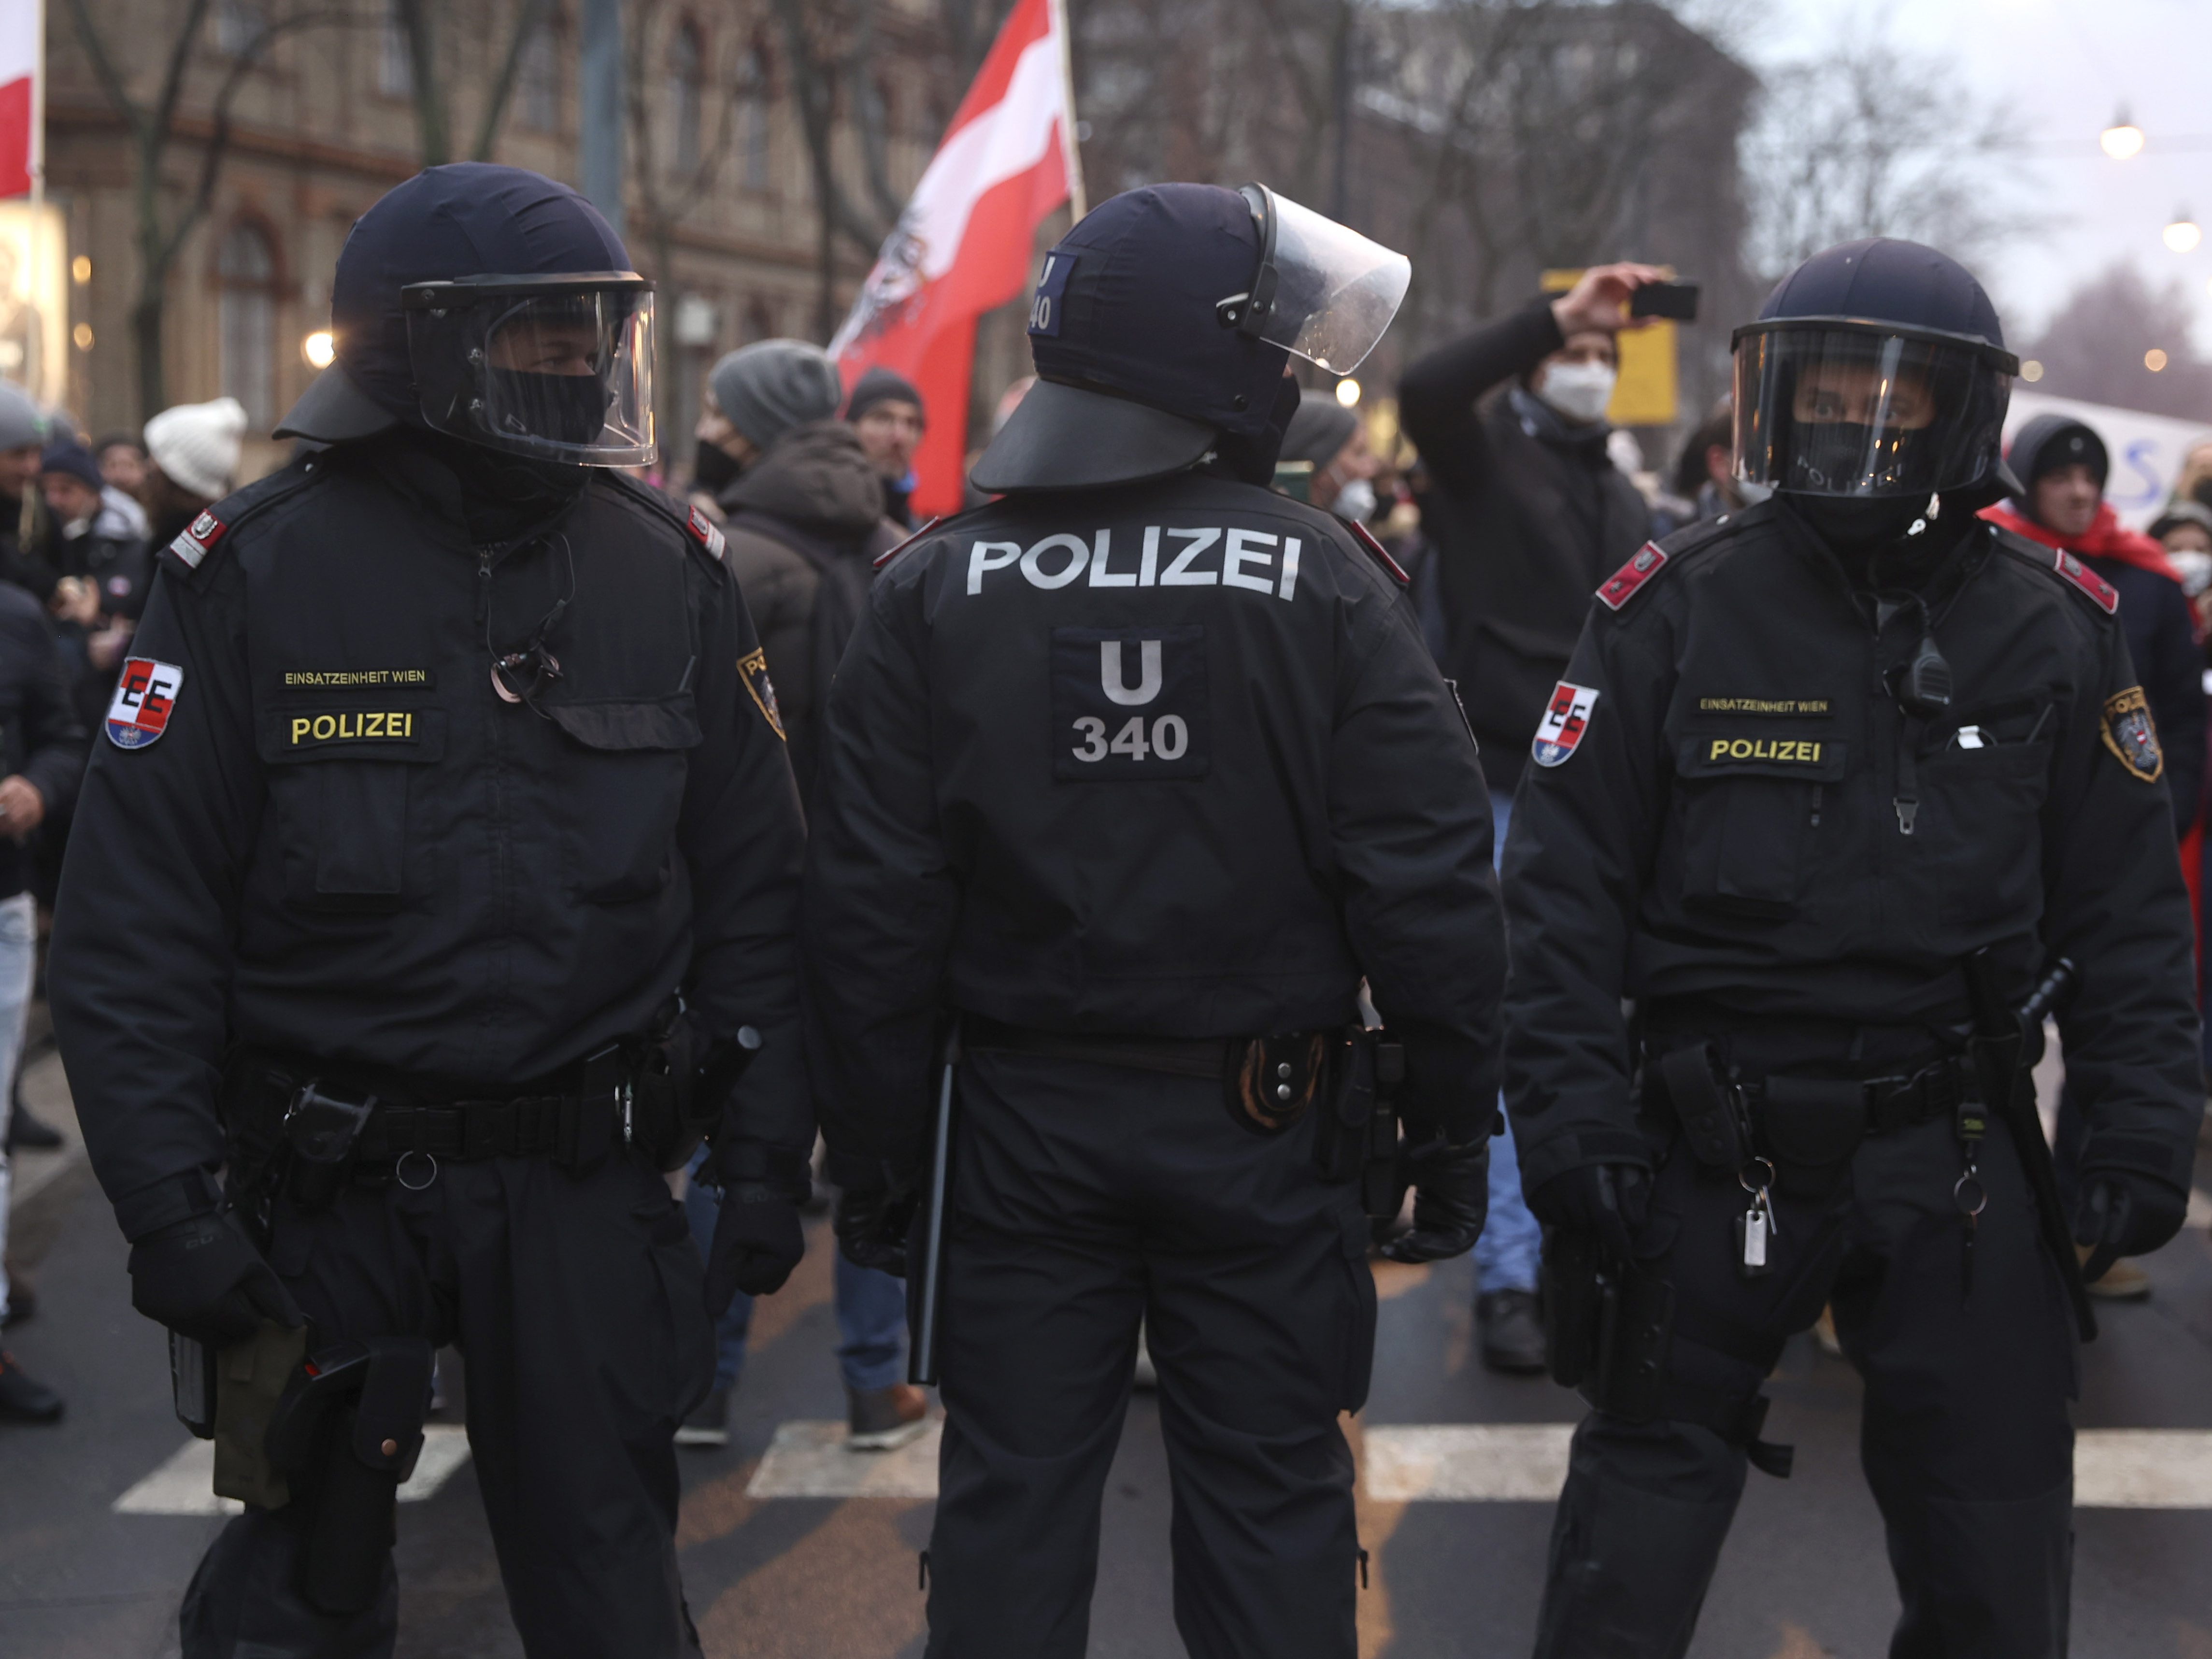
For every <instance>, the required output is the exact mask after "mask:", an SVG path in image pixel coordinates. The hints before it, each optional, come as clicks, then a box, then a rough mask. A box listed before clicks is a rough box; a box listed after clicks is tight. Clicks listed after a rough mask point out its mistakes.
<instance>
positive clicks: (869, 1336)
mask: <svg viewBox="0 0 2212 1659" xmlns="http://www.w3.org/2000/svg"><path fill="white" fill-rule="evenodd" d="M706 1162H707V1149H706V1148H705V1147H704V1146H702V1147H701V1148H700V1149H699V1150H698V1152H696V1153H694V1154H693V1155H692V1158H691V1162H690V1165H689V1168H690V1173H691V1184H690V1186H689V1187H687V1188H685V1189H684V1217H685V1218H686V1219H687V1220H689V1221H690V1224H691V1237H692V1238H693V1240H694V1241H696V1243H697V1244H698V1246H699V1254H700V1255H701V1256H702V1257H704V1256H705V1255H707V1254H708V1251H709V1250H710V1249H712V1248H713V1244H714V1216H715V1213H716V1212H717V1211H718V1210H719V1209H720V1207H721V1200H720V1199H719V1198H718V1197H716V1196H715V1194H714V1193H713V1192H712V1191H711V1190H710V1189H708V1188H705V1187H702V1186H701V1185H700V1184H699V1171H700V1170H701V1169H702V1167H703V1166H704V1165H705V1164H706ZM752 1322H753V1299H752V1297H749V1296H747V1295H746V1294H745V1293H744V1291H738V1293H737V1295H735V1296H734V1297H731V1298H730V1307H729V1311H728V1312H726V1313H725V1314H724V1315H723V1316H721V1318H720V1319H719V1320H717V1321H716V1322H715V1324H714V1386H715V1387H716V1388H718V1389H732V1388H735V1387H736V1386H737V1383H738V1376H740V1375H741V1374H742V1373H743V1372H744V1368H745V1333H746V1332H747V1331H748V1330H749V1329H750V1328H751V1325H752ZM837 1335H838V1343H837V1369H838V1370H841V1371H842V1372H843V1373H844V1376H845V1383H846V1385H847V1386H848V1387H849V1388H852V1389H857V1390H859V1391H860V1392H863V1393H870V1392H873V1391H874V1390H876V1389H888V1388H890V1386H891V1384H892V1383H902V1382H904V1381H905V1380H906V1281H905V1280H903V1279H894V1278H892V1277H891V1276H890V1274H889V1273H878V1272H876V1271H875V1270H874V1269H872V1268H869V1267H854V1265H853V1264H852V1263H851V1262H849V1261H846V1260H845V1257H844V1253H843V1252H842V1251H840V1252H839V1253H838V1255H837Z"/></svg>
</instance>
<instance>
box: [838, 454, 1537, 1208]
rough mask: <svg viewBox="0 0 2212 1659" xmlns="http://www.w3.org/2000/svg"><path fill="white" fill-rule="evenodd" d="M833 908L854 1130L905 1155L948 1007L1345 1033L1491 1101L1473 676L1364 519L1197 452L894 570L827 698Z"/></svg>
mask: <svg viewBox="0 0 2212 1659" xmlns="http://www.w3.org/2000/svg"><path fill="white" fill-rule="evenodd" d="M810 810H811V823H812V836H811V840H810V842H809V843H808V852H807V878H806V896H805V903H804V912H805V943H804V956H805V972H806V986H807V1006H808V1018H809V1054H810V1056H811V1058H812V1060H813V1061H814V1062H815V1068H816V1069H815V1072H814V1083H815V1087H816V1091H817V1098H818V1099H819V1101H820V1103H821V1108H822V1114H823V1133H824V1134H825V1135H826V1136H828V1138H829V1143H830V1146H831V1148H832V1149H833V1151H836V1152H839V1154H840V1155H841V1157H844V1158H859V1159H866V1160H876V1161H880V1162H883V1163H887V1164H890V1165H892V1166H893V1167H894V1168H895V1169H911V1168H912V1167H913V1166H914V1164H915V1162H916V1161H917V1159H918V1158H919V1156H920V1151H921V1146H922V1143H923V1139H924V1132H925V1130H926V1127H927V1121H928V1113H929V1109H930V1103H931V1100H932V1093H931V1090H930V1079H929V1069H930V1062H931V1058H932V1054H933V1042H934V1039H935V1036H936V1034H937V1032H938V1030H939V1028H940V1023H941V1021H942V1020H943V1019H944V1018H945V1016H946V1015H947V1014H949V1013H950V1012H952V1011H954V1010H956V1009H957V1010H963V1011H967V1012H974V1013H978V1014H982V1015H985V1016H987V1017H988V1018H992V1019H996V1020H1000V1021H1002V1022H1005V1023H1007V1024H1015V1025H1023V1026H1029V1027H1033V1028H1041V1029H1044V1030H1054V1031H1066V1032H1106V1033H1114V1034H1124V1035H1139V1036H1174V1037H1233V1036H1259V1035H1263V1034H1267V1033H1271V1032H1286V1031H1296V1030H1315V1029H1318V1028H1321V1027H1325V1026H1336V1025H1341V1024H1345V1023H1346V1022H1347V1021H1349V1020H1351V1019H1352V1018H1353V1017H1354V1012H1353V1011H1354V1008H1355V1005H1356V999H1357V996H1358V990H1359V985H1360V981H1361V979H1362V978H1363V976H1364V978H1365V980H1366V981H1367V983H1368V986H1369V987H1370V989H1371V991H1372V993H1373V995H1374V1000H1375V1006H1376V1008H1377V1009H1379V1010H1380V1011H1381V1012H1382V1014H1383V1018H1384V1019H1385V1020H1386V1022H1388V1023H1389V1025H1390V1026H1391V1028H1392V1029H1393V1030H1395V1031H1396V1032H1398V1033H1400V1034H1401V1036H1403V1037H1404V1038H1405V1040H1406V1042H1407V1075H1408V1085H1407V1095H1408V1097H1410V1103H1409V1105H1408V1110H1409V1112H1412V1111H1414V1110H1416V1109H1419V1110H1420V1111H1425V1112H1426V1113H1427V1114H1429V1115H1431V1117H1432V1118H1433V1119H1436V1120H1439V1121H1442V1122H1443V1124H1444V1125H1445V1127H1447V1128H1448V1130H1449V1132H1450V1133H1452V1134H1453V1136H1454V1138H1455V1139H1463V1138H1465V1136H1466V1135H1467V1134H1468V1133H1481V1132H1482V1131H1483V1129H1484V1128H1485V1127H1486V1126H1487V1123H1488V1121H1489V1117H1490V1114H1491V1112H1492V1101H1493V1100H1494V1098H1495V1096H1494V1090H1495V1086H1496V1068H1495V1060H1496V1043H1497V1022H1496V1009H1497V1001H1498V992H1499V988H1500V985H1501V981H1502V977H1503V970H1504V962H1503V951H1504V939H1503V936H1502V933H1501V931H1500V927H1499V912H1498V888H1497V882H1496V878H1495V877H1494V875H1493V874H1492V870H1491V867H1490V843H1491V821H1490V805H1489V801H1488V799H1487V796H1486V790H1485V787H1484V784H1483V777H1482V769H1481V767H1480V764H1479V763H1478V762H1477V760H1476V757H1475V750H1474V744H1473V743H1471V742H1470V741H1469V740H1468V732H1467V728H1466V726H1465V724H1464V723H1463V721H1462V719H1461V716H1460V713H1459V710H1458V709H1457V708H1456V707H1455V705H1454V703H1453V702H1452V697H1451V693H1450V691H1449V690H1448V689H1447V688H1446V687H1445V685H1444V684H1443V681H1442V679H1441V678H1439V677H1438V675H1437V670H1436V666H1435V664H1434V663H1433V662H1432V661H1431V659H1430V657H1429V654H1428V653H1427V651H1426V650H1425V648H1424V647H1423V646H1422V644H1421V641H1420V638H1419V634H1418V632H1417V631H1416V627H1415V623H1414V619H1413V609H1412V606H1411V605H1409V604H1408V603H1407V600H1406V599H1405V596H1404V594H1403V592H1402V591H1401V588H1400V587H1399V586H1398V585H1397V582H1396V580H1395V579H1394V577H1393V576H1392V575H1391V574H1389V573H1388V572H1386V570H1385V569H1384V568H1383V564H1382V563H1381V562H1379V561H1378V560H1377V559H1376V558H1375V557H1373V556H1370V554H1369V553H1368V552H1366V551H1364V550H1362V549H1361V548H1360V547H1359V546H1358V544H1355V543H1354V541H1353V540H1352V536H1351V534H1350V533H1349V532H1347V531H1346V527H1345V526H1344V525H1343V524H1342V523H1341V522H1340V520H1336V519H1334V518H1332V517H1330V516H1329V515H1328V513H1321V512H1317V511H1316V510H1315V509H1313V508H1312V507H1306V506H1304V505H1303V504H1301V503H1299V502H1296V501H1289V500H1286V499H1285V498H1284V497H1282V496H1280V495H1274V494H1273V493H1271V492H1269V491H1267V490H1264V489H1255V488H1254V487H1252V486H1251V485H1249V484H1243V483H1231V482H1230V481H1228V480H1226V479H1223V478H1218V477H1206V476H1203V475H1199V474H1186V475H1184V476H1182V477H1176V478H1173V479H1170V480H1168V481H1166V482H1164V483H1147V484H1136V485H1128V486H1124V487H1121V488H1118V489H1098V490H1089V491H1074V490H1070V491H1065V492H1060V491H1048V492H1039V493H1036V494H1024V495H1010V496H1007V497H1006V498H1005V499H1003V500H1001V501H996V502H994V503H993V504H992V505H990V506H988V507H981V508H978V509H976V510H975V511H973V512H970V513H963V514H961V515H960V516H959V517H957V518H956V519H953V520H950V521H948V522H947V523H945V524H944V525H942V526H939V527H938V528H937V529H936V530H934V531H933V532H930V533H929V534H927V535H926V536H924V537H922V538H921V539H919V540H918V541H916V542H915V544H913V545H912V546H911V547H909V548H908V550H906V551H905V552H903V553H902V554H901V555H900V556H898V557H897V558H896V560H895V561H893V562H891V563H890V565H889V566H887V567H886V568H885V570H884V574H883V575H882V576H881V577H880V578H878V580H877V582H876V585H875V587H874V590H873V592H872V593H871V595H870V598H869V604H868V607H867V610H866V612H865V613H864V615H863V616H862V617H861V620H860V628H859V629H858V631H857V632H855V633H854V636H853V641H852V645H851V647H850V648H849V649H848V651H847V653H846V656H845V662H844V665H843V667H842V669H841V670H840V671H839V674H838V677H837V683H836V687H835V688H834V690H833V691H832V693H831V696H830V701H829V717H828V720H827V721H826V724H825V728H824V733H823V761H822V774H821V776H820V778H819V779H818V780H817V784H816V788H815V793H814V799H813V800H812V802H811V809H810Z"/></svg>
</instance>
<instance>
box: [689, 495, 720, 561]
mask: <svg viewBox="0 0 2212 1659" xmlns="http://www.w3.org/2000/svg"><path fill="white" fill-rule="evenodd" d="M684 528H685V529H687V530H689V531H690V532H691V539H692V540H693V541H695V542H696V543H698V544H699V545H700V546H702V547H703V548H705V549H706V550H707V553H708V557H710V558H714V559H720V557H721V556H722V548H723V545H724V544H723V541H722V532H721V530H720V526H717V525H716V524H715V523H714V520H712V519H710V518H708V516H707V515H706V513H703V512H702V511H701V510H700V509H699V508H697V507H693V508H692V509H691V516H690V518H689V519H688V520H685V521H684Z"/></svg>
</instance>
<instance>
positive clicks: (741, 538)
mask: <svg viewBox="0 0 2212 1659" xmlns="http://www.w3.org/2000/svg"><path fill="white" fill-rule="evenodd" d="M882 482H883V481H882V480H881V479H880V478H878V477H877V476H876V471H875V469H874V468H873V467H872V466H870V465H868V458H867V454H866V452H865V451H864V450H862V449H861V447H860V440H859V439H858V438H856V437H854V435H853V428H851V427H849V426H847V425H846V424H845V423H844V422H842V421H819V422H814V423H813V424H811V425H808V426H802V427H796V428H793V429H792V430H791V431H789V432H787V433H786V434H785V435H783V436H782V437H781V438H779V439H777V440H776V441H775V445H774V446H773V447H770V448H769V451H768V453H766V454H764V455H763V456H762V457H761V458H760V459H758V460H757V461H755V462H754V463H753V464H752V465H750V466H748V467H747V468H746V469H745V470H744V472H743V473H741V474H740V475H739V476H738V480H737V482H736V483H732V485H731V486H730V487H729V488H728V489H726V490H724V491H723V492H722V495H721V496H720V502H719V504H720V507H722V509H723V510H724V511H725V512H726V513H728V515H729V517H728V520H727V521H726V523H725V525H724V526H723V533H724V535H725V536H726V537H727V538H728V541H729V550H728V553H727V558H728V562H729V566H730V573H731V574H732V575H734V576H735V577H736V578H737V579H738V589H739V591H740V592H743V593H744V596H745V608H746V609H747V610H748V611H750V612H751V613H752V618H753V625H754V626H755V627H756V628H757V629H759V630H760V642H761V649H762V650H763V651H765V652H766V653H768V669H769V674H770V675H772V676H773V677H774V678H775V691H776V696H777V699H778V701H779V702H781V706H782V709H783V729H784V733H785V735H786V736H787V737H788V738H790V739H791V769H792V773H793V775H794V776H795V777H796V778H797V779H798V780H799V797H800V799H802V800H803V799H805V798H806V796H807V795H809V794H810V793H812V791H813V787H814V771H815V755H816V745H817V738H818V732H817V726H818V725H819V723H820V720H821V713H822V707H823V703H824V702H826V701H827V699H828V696H829V682H830V680H831V679H832V678H834V677H835V676H836V672H837V662H838V659H840V658H841V657H842V656H843V655H844V654H845V642H846V641H848V640H849V639H850V638H852V636H853V628H854V624H855V623H858V622H859V621H860V607H861V606H862V605H865V604H866V602H867V594H868V584H869V582H870V581H871V580H872V579H873V577H874V575H875V572H874V569H873V568H872V566H873V565H874V562H875V560H876V558H877V556H878V555H879V554H882V553H885V552H888V551H889V550H890V549H891V548H893V547H896V545H897V544H899V543H900V542H901V541H902V540H903V539H904V538H905V532H903V531H902V530H901V529H900V528H899V527H898V526H896V525H894V524H893V523H891V521H890V520H888V519H886V518H884V514H883V489H882Z"/></svg>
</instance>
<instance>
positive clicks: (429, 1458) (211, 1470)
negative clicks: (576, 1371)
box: [114, 1423, 469, 1515]
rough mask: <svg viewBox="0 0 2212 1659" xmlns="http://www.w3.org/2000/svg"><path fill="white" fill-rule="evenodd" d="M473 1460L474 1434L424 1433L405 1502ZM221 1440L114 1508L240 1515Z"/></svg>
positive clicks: (197, 1445)
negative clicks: (219, 1475) (219, 1454)
mask: <svg viewBox="0 0 2212 1659" xmlns="http://www.w3.org/2000/svg"><path fill="white" fill-rule="evenodd" d="M468 1461H469V1437H468V1431H466V1430H465V1429H463V1428H461V1427H459V1425H454V1424H451V1423H433V1424H430V1425H428V1426H427V1427H426V1428H424V1429H423V1431H422V1455H421V1456H420V1457H418V1458H416V1460H415V1473H414V1474H412V1475H411V1476H410V1477H409V1478H408V1480H407V1483H406V1485H404V1486H401V1487H400V1489H399V1501H400V1502H401V1503H403V1504H419V1503H421V1502H422V1500H423V1499H424V1498H429V1497H433V1496H435V1494H436V1492H437V1491H438V1488H439V1487H441V1486H444V1485H445V1484H446V1482H447V1480H451V1479H452V1478H453V1471H454V1470H456V1469H458V1468H460V1467H461V1465H462V1464H464V1463H465V1462H468ZM214 1483H215V1442H214V1441H212V1440H187V1441H185V1443H184V1444H183V1445H181V1446H179V1447H178V1448H177V1449H176V1451H175V1453H174V1454H173V1455H172V1456H171V1457H170V1458H169V1460H168V1461H167V1462H165V1463H163V1464H162V1465H161V1468H157V1469H155V1471H154V1472H153V1474H149V1475H148V1476H147V1477H146V1478H145V1479H144V1480H141V1481H140V1482H139V1483H138V1484H137V1486H133V1487H131V1490H130V1491H129V1492H125V1493H124V1494H123V1496H122V1497H120V1498H117V1499H116V1500H115V1504H114V1510H115V1513H116V1514H118V1515H237V1514H239V1513H240V1512H241V1511H242V1510H244V1509H245V1508H246V1505H245V1504H241V1503H240V1502H239V1501H238V1500H237V1499H236V1498H217V1497H216V1495H215V1489H214Z"/></svg>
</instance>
